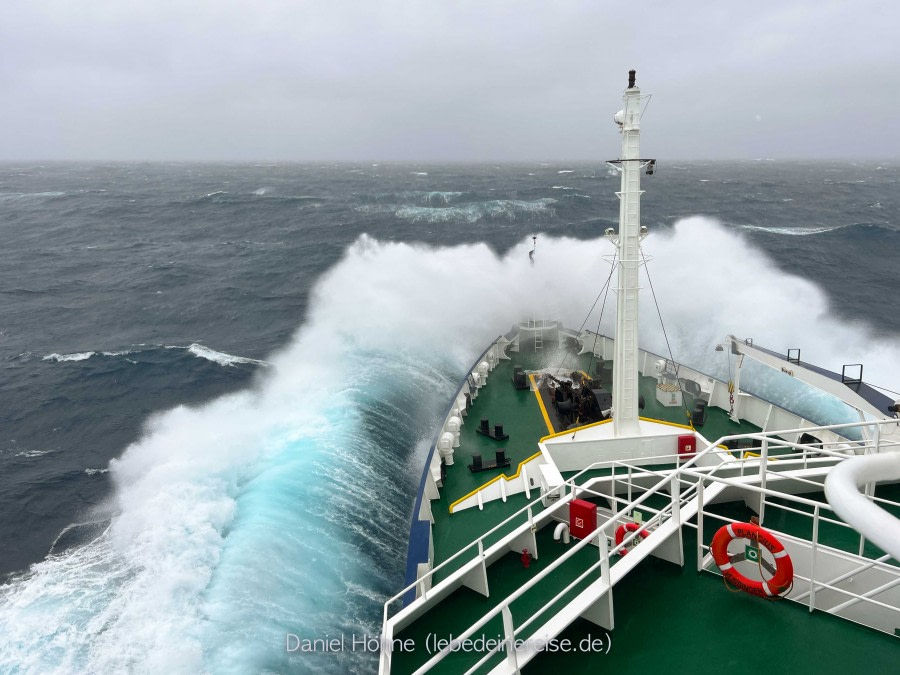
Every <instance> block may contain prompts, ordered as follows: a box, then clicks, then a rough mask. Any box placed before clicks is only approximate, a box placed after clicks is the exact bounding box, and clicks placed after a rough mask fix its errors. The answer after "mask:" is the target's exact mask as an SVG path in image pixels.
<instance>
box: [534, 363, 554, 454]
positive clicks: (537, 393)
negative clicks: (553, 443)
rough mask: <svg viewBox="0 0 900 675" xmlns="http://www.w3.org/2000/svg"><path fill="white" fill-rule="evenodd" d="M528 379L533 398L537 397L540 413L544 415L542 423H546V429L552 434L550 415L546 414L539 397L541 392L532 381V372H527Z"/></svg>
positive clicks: (542, 401)
mask: <svg viewBox="0 0 900 675" xmlns="http://www.w3.org/2000/svg"><path fill="white" fill-rule="evenodd" d="M528 379H530V380H531V390H532V391H533V392H534V396H535V398H537V402H538V405H539V406H540V407H541V415H543V416H544V423H545V424H546V425H547V431H549V432H550V433H551V434H552V433H553V425H552V424H550V415H548V414H547V409H546V408H545V407H544V400H543V399H542V398H541V392H539V391H538V388H537V384H536V383H535V381H534V374H533V373H532V374H529V375H528ZM541 440H544V439H541Z"/></svg>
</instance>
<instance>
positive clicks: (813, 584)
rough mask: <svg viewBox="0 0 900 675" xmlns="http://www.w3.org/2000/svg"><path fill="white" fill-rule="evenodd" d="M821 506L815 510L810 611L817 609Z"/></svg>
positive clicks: (810, 566) (810, 578)
mask: <svg viewBox="0 0 900 675" xmlns="http://www.w3.org/2000/svg"><path fill="white" fill-rule="evenodd" d="M818 549H819V506H818V504H817V505H816V507H815V509H814V510H813V532H812V551H811V553H812V556H811V558H810V563H809V611H810V612H812V611H813V610H814V609H815V608H816V554H817V553H818V552H819V550H818Z"/></svg>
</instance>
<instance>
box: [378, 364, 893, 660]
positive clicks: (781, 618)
mask: <svg viewBox="0 0 900 675" xmlns="http://www.w3.org/2000/svg"><path fill="white" fill-rule="evenodd" d="M510 357H511V359H510V360H505V361H502V362H501V363H500V364H499V365H498V366H497V367H496V368H495V369H494V371H493V372H492V373H491V375H490V377H489V378H488V382H487V384H486V385H485V386H484V387H483V388H482V389H481V391H480V393H479V396H478V397H477V398H476V399H475V401H474V402H473V406H472V408H471V410H470V411H469V413H468V415H467V418H466V420H465V422H466V423H465V424H464V425H463V428H462V429H461V433H460V443H461V444H460V447H459V448H457V449H456V452H455V462H454V465H453V466H452V467H448V469H447V474H446V478H445V480H444V483H443V487H442V489H441V492H440V499H438V500H435V501H433V502H432V503H431V505H432V511H433V514H434V520H435V524H434V527H433V530H432V532H433V543H434V551H435V565H439V564H440V563H441V562H442V561H445V560H447V559H448V558H449V557H451V556H452V555H453V554H454V553H456V552H457V551H460V550H461V549H463V548H465V547H466V546H468V545H470V544H471V543H472V542H474V540H476V539H477V538H478V537H479V536H481V535H482V534H484V533H485V532H487V531H488V530H490V529H491V528H492V527H494V526H495V525H497V524H498V523H500V522H502V521H503V520H504V519H506V518H507V517H509V516H510V515H512V514H513V513H515V512H517V511H519V510H521V509H522V508H523V507H524V506H525V505H526V504H527V501H528V500H527V499H526V498H525V496H524V495H521V494H519V495H513V496H510V498H509V499H508V501H507V502H506V503H504V502H502V501H499V500H497V501H492V502H488V503H486V504H485V505H484V509H483V510H479V509H477V508H469V509H465V510H462V511H457V512H455V513H452V514H451V513H450V506H451V504H452V503H453V502H455V501H457V500H458V499H460V498H461V497H463V496H465V495H467V494H469V493H471V492H472V491H473V490H475V489H477V488H478V487H480V486H482V485H484V484H485V483H487V482H488V481H490V480H492V479H494V478H496V477H497V476H498V475H500V474H501V473H502V474H504V475H506V476H512V475H514V474H515V473H516V471H517V470H518V465H519V463H520V462H522V461H523V460H526V459H528V458H529V457H531V456H532V455H534V454H535V453H536V452H537V451H538V442H539V440H540V439H541V438H543V437H544V436H546V435H548V433H550V432H549V430H548V428H547V423H546V421H545V419H544V416H543V415H542V413H541V409H540V406H539V404H538V399H537V397H536V396H535V394H534V393H533V392H531V391H517V390H515V389H514V388H513V386H512V382H511V378H512V373H513V368H514V366H515V365H519V364H520V365H522V366H524V367H525V368H526V369H527V370H537V369H540V368H543V367H548V366H557V365H559V364H560V363H561V362H562V356H561V354H560V353H559V352H556V353H553V352H550V351H547V352H545V353H543V354H534V353H527V354H525V353H519V354H516V353H512V354H510ZM590 366H591V364H590V357H589V356H581V357H577V356H573V355H571V354H570V355H567V356H565V362H564V364H563V365H562V367H561V368H560V372H561V373H568V372H571V371H572V370H584V371H589V369H590ZM639 385H640V393H641V394H643V396H644V400H645V406H646V407H645V408H644V410H643V416H644V417H646V418H650V419H658V420H662V421H666V422H674V423H678V424H683V423H685V422H686V421H687V420H686V415H685V411H684V409H683V408H680V407H665V406H662V405H661V404H659V403H658V402H657V401H656V395H655V393H656V392H655V386H656V382H655V379H654V378H650V377H642V378H640V382H639ZM483 417H486V418H488V420H489V424H490V427H491V428H493V426H494V425H495V424H503V426H504V431H505V432H506V433H508V434H509V435H510V438H509V439H508V440H507V441H505V442H502V443H498V442H496V441H493V440H492V439H489V438H486V437H484V436H482V435H480V434H477V433H476V431H475V430H476V428H477V427H478V426H479V422H480V420H481V419H482V418H483ZM698 431H699V432H700V433H701V434H702V435H703V436H704V437H705V438H706V439H707V440H708V441H714V440H717V439H718V438H720V437H722V436H728V435H734V434H746V433H751V432H755V431H759V427H756V426H754V425H752V424H750V423H747V422H743V423H741V424H736V423H734V422H732V421H731V420H730V419H729V417H728V414H727V412H726V411H724V410H721V409H718V408H708V410H707V421H706V423H705V424H704V426H703V427H702V428H699V429H698ZM498 448H503V449H505V450H506V454H507V457H509V458H510V460H511V466H510V467H509V468H508V469H505V470H500V469H496V470H492V471H485V472H481V473H476V474H473V473H471V472H470V471H469V470H468V469H467V465H468V464H470V463H471V458H472V455H473V454H475V453H478V454H481V455H482V458H483V461H485V462H489V461H492V460H493V458H494V453H495V451H496V450H497V449H498ZM772 454H778V451H777V450H774V451H772ZM647 468H650V469H666V468H671V464H668V465H658V466H651V467H647ZM608 473H609V471H608V470H604V471H596V472H590V473H589V474H586V475H585V476H584V477H583V480H588V479H589V478H591V477H593V476H595V475H601V474H608ZM573 474H574V472H572V473H568V474H564V475H565V477H566V478H570V477H571V476H572V475H573ZM501 480H502V479H501ZM883 490H884V489H883V488H879V492H880V493H883ZM888 490H890V494H886V495H884V496H889V497H890V498H892V499H897V498H900V488H898V487H897V486H891V487H890V488H888ZM536 496H537V492H534V491H533V492H532V497H533V498H534V497H536ZM806 496H807V497H810V498H813V499H815V498H817V497H820V496H816V495H806ZM773 501H777V500H773ZM666 503H668V500H667V499H666V498H664V497H662V496H661V495H660V496H659V499H656V498H654V499H652V500H649V501H648V503H647V505H646V506H657V507H662V506H664V505H665V504H666ZM645 508H646V507H645ZM540 510H541V507H540V505H539V504H538V505H537V506H536V507H534V512H535V514H537V513H538V512H540ZM714 510H715V511H716V512H717V513H721V514H722V515H725V516H728V517H732V518H736V519H746V518H747V517H749V512H748V511H747V509H746V507H745V506H744V504H743V503H742V502H741V503H729V504H723V505H718V506H717V507H715V509H714ZM648 517H649V516H648ZM523 521H524V516H522V518H521V519H516V520H515V522H513V523H511V524H509V525H508V526H506V527H505V528H503V530H502V531H500V532H498V533H496V534H495V535H493V536H491V537H490V538H489V539H488V540H487V541H486V547H488V546H490V545H491V544H492V543H494V542H495V541H497V540H498V539H499V538H500V537H502V536H503V535H504V534H506V533H507V532H508V531H510V530H511V529H513V528H514V527H517V526H518V525H520V524H521V523H522V522H523ZM766 524H768V525H769V526H770V527H772V528H773V529H776V530H779V531H785V532H793V533H796V534H799V535H806V536H808V535H809V532H808V531H805V529H806V530H808V529H809V522H808V521H807V520H806V519H804V518H803V517H802V516H800V515H797V514H790V513H787V512H784V511H776V510H774V509H771V508H770V509H768V510H767V513H766ZM820 528H821V529H820V534H821V535H822V536H823V539H824V538H827V539H828V543H829V545H834V546H836V547H839V548H841V549H843V550H846V551H850V552H856V550H857V547H858V538H856V537H855V536H854V534H853V533H852V532H848V531H846V530H842V531H836V532H831V531H830V529H829V526H827V523H823V524H822V525H821V526H820ZM683 533H684V545H685V566H684V567H678V566H677V565H673V564H670V563H667V562H664V561H661V560H659V559H657V558H654V557H652V556H651V557H649V558H647V559H646V560H643V561H642V562H641V563H640V564H639V565H638V567H637V568H636V569H635V570H633V571H632V572H631V573H630V574H629V575H628V576H627V577H626V578H625V579H623V580H622V581H621V582H620V583H619V584H618V585H617V586H616V588H615V590H614V598H615V625H616V629H615V630H613V631H610V632H609V634H608V635H607V632H606V631H605V630H603V629H600V628H598V627H597V626H595V625H594V624H591V623H589V622H587V621H585V620H578V621H576V622H575V623H573V624H572V625H571V626H570V627H569V628H568V629H566V631H564V632H563V633H562V634H561V635H560V636H559V639H566V638H568V639H569V640H570V641H571V643H572V644H573V645H576V646H578V645H579V644H583V643H582V640H584V639H585V638H588V637H590V638H593V639H597V638H601V639H602V640H603V642H604V647H605V646H606V639H607V638H611V646H610V649H609V652H608V653H606V651H605V650H604V651H602V652H599V651H584V650H580V651H574V652H571V653H561V652H557V653H553V654H544V655H540V656H539V657H537V658H536V659H534V660H533V661H532V662H531V663H529V664H528V666H527V667H526V668H525V672H528V673H542V672H548V671H551V670H554V671H555V670H560V669H569V670H570V671H571V672H573V673H580V672H592V671H595V670H603V669H619V670H622V671H628V672H639V673H643V672H658V671H661V670H665V671H667V672H696V673H713V672H728V673H751V672H754V673H755V672H759V671H760V670H764V671H770V672H811V671H819V672H822V673H831V672H845V671H850V670H852V669H858V668H859V667H860V665H861V664H864V665H865V668H866V669H867V670H871V671H873V672H882V671H884V672H889V671H890V670H893V668H892V667H893V666H895V664H896V663H897V659H898V658H900V648H898V647H900V643H898V642H897V641H896V640H894V639H892V638H890V637H889V636H886V635H884V634H883V633H880V632H878V631H875V630H872V629H868V628H864V627H859V626H857V625H855V624H851V623H849V622H847V621H844V620H842V619H838V618H836V617H834V616H831V615H828V614H825V613H823V612H814V613H810V612H809V611H808V609H806V608H805V607H803V606H802V605H799V604H797V603H792V602H771V601H765V600H762V599H760V598H756V597H753V596H749V595H746V594H743V593H732V592H729V591H728V589H726V587H725V586H724V585H723V584H722V580H721V578H720V577H718V576H716V575H713V574H709V573H697V572H696V559H695V555H694V551H695V550H696V549H695V541H696V530H694V529H691V528H690V527H685V528H684V529H683ZM713 533H714V527H713V526H712V524H711V523H710V524H708V525H707V529H706V530H705V537H704V538H705V540H706V542H707V543H708V542H709V541H710V539H711V538H712V535H713ZM536 536H537V540H538V551H539V552H540V554H541V557H540V559H539V560H534V561H532V563H531V566H530V568H528V569H525V568H523V566H522V563H521V560H520V558H519V555H518V554H515V553H507V554H506V555H505V556H504V557H503V558H501V559H500V560H499V561H497V562H495V563H494V564H493V565H491V566H490V567H488V570H487V574H488V584H489V588H490V590H491V596H490V597H489V598H486V597H484V596H482V595H480V594H478V593H476V592H475V591H472V590H470V589H468V588H465V587H463V588H460V589H458V590H456V591H455V592H454V593H453V594H451V595H450V596H449V597H448V598H446V599H445V600H444V601H443V602H441V603H440V604H439V605H437V606H436V607H434V608H433V609H431V610H430V611H429V612H428V613H427V614H425V615H424V616H423V617H421V618H420V619H418V620H417V621H416V622H414V623H413V624H412V625H410V626H408V627H407V628H406V629H404V630H403V631H401V632H400V633H399V635H396V636H395V638H398V639H401V640H403V639H407V638H412V639H413V641H414V644H415V645H416V646H417V648H418V650H417V651H415V652H412V653H403V652H395V653H394V662H393V667H392V672H395V673H407V672H412V671H413V670H415V669H416V668H418V667H420V666H421V665H422V664H424V663H425V662H426V661H427V660H428V659H429V658H430V657H431V654H429V653H426V651H425V649H424V645H425V644H426V638H427V636H429V635H432V636H436V637H437V638H443V637H450V636H451V635H458V634H459V633H461V632H462V631H464V630H465V629H466V628H468V627H469V626H470V625H471V624H472V623H474V622H475V621H476V620H478V619H479V618H480V617H482V616H483V615H484V614H485V613H486V612H488V611H490V610H491V609H492V608H494V607H496V606H497V605H498V603H500V602H502V600H503V599H505V598H506V597H508V596H509V595H510V594H511V593H513V592H514V591H515V590H516V589H518V588H520V587H521V586H522V585H523V584H524V583H525V582H527V580H528V579H530V578H531V577H532V576H534V575H535V574H537V573H539V572H540V571H541V570H542V569H543V568H545V567H546V566H547V565H549V564H551V563H552V562H553V561H554V560H555V559H556V558H557V557H558V556H559V555H561V554H562V553H564V552H565V551H567V550H569V549H568V547H564V546H563V545H561V544H559V543H557V542H554V541H553V540H552V528H550V527H544V528H543V529H541V530H539V531H538V532H537V533H536ZM878 554H879V552H878V551H877V550H875V549H874V547H873V546H872V545H871V544H867V545H866V555H868V556H871V557H875V556H877V555H878ZM474 555H475V548H474V547H473V548H472V550H471V552H470V553H465V554H463V555H462V556H460V558H459V559H458V560H456V561H454V562H453V563H451V564H450V565H449V566H448V567H447V568H445V569H443V570H442V571H441V572H438V573H437V574H436V575H435V579H434V582H435V583H437V582H439V581H440V580H441V579H443V578H446V576H447V575H448V574H450V573H451V572H452V571H453V570H455V569H457V568H458V567H459V566H460V565H462V564H463V562H465V561H466V560H469V559H471V558H472V557H473V556H474ZM597 555H598V550H597V548H595V547H593V546H588V547H587V548H585V549H584V550H582V551H579V553H578V554H576V555H575V556H573V558H572V559H571V560H569V561H567V562H566V563H564V564H563V565H562V566H561V567H560V568H559V569H558V570H557V571H556V572H555V573H554V574H553V575H551V576H550V577H548V578H547V579H545V580H544V581H543V582H542V583H541V584H538V585H537V586H536V587H535V588H534V589H531V590H530V591H529V592H528V593H526V594H525V595H523V596H522V597H521V598H519V599H518V600H516V601H515V602H514V603H512V605H511V611H512V614H513V617H514V622H515V624H516V625H520V624H521V623H522V622H523V621H524V619H525V618H526V617H528V616H530V614H531V613H532V612H534V611H535V610H537V609H538V608H540V607H541V606H543V604H544V603H545V602H547V600H549V599H550V598H551V597H552V595H554V594H555V593H557V592H558V591H559V590H561V589H562V588H563V587H565V586H566V585H567V584H569V583H570V582H571V581H573V580H574V579H575V578H576V577H578V576H579V575H580V574H581V573H582V572H583V571H584V570H585V569H586V568H587V567H588V566H590V565H592V564H593V563H595V562H596V561H597V559H598V558H597ZM615 560H618V558H616V559H615ZM615 560H614V561H613V562H614V563H615ZM587 583H589V581H588V580H585V581H583V582H582V583H581V584H579V585H578V586H577V587H576V588H574V589H572V590H571V591H570V592H569V593H568V594H567V596H566V597H564V598H563V599H562V600H560V601H559V602H560V603H562V602H565V601H566V600H568V599H569V598H570V597H571V596H572V595H574V594H575V593H577V592H578V591H580V590H581V589H582V588H583V587H584V586H586V584H587ZM556 609H558V607H554V608H551V610H550V613H548V614H546V615H545V616H543V617H541V618H540V619H538V620H537V621H535V623H533V624H532V625H531V626H530V629H529V630H526V631H525V634H523V635H520V636H519V637H528V635H529V634H530V633H529V631H530V630H534V629H535V628H536V627H537V626H538V625H540V624H541V623H543V621H545V620H546V619H547V618H548V617H549V616H550V615H551V613H552V612H553V611H555V610H556ZM502 634H503V628H502V624H501V620H500V617H499V616H497V617H495V618H494V619H492V620H491V621H490V622H489V623H488V624H487V625H486V626H485V627H484V629H483V630H481V631H478V632H477V633H476V635H475V636H473V637H475V638H477V637H478V636H480V635H483V636H484V637H485V638H487V639H499V638H500V637H502ZM595 646H596V644H595ZM482 656H483V653H463V652H457V653H454V654H451V655H449V656H448V657H447V658H446V659H444V660H443V661H442V662H441V664H440V665H439V666H438V667H437V668H436V669H435V670H434V672H437V673H458V672H463V671H465V670H467V669H468V668H470V667H472V666H473V665H474V664H475V663H476V662H477V660H479V659H480V658H481V657H482ZM501 658H503V657H502V656H501V655H499V654H498V655H494V656H493V657H492V659H491V660H490V661H489V662H488V664H487V665H486V666H485V667H483V668H482V669H481V670H480V671H479V672H488V671H489V670H490V668H492V667H493V666H495V665H496V664H497V663H498V662H499V661H500V659H501Z"/></svg>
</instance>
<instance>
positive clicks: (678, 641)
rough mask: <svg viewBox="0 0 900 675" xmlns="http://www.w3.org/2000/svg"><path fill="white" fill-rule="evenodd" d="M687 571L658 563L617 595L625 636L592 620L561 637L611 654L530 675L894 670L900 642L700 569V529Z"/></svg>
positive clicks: (562, 659)
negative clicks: (737, 588)
mask: <svg viewBox="0 0 900 675" xmlns="http://www.w3.org/2000/svg"><path fill="white" fill-rule="evenodd" d="M683 531H684V545H685V551H686V555H685V565H684V567H679V566H677V565H673V564H671V563H667V562H665V561H662V560H659V559H658V558H654V557H652V556H651V557H649V558H647V559H646V560H644V561H642V562H641V564H640V565H639V566H638V567H637V568H636V569H634V570H633V571H632V572H630V573H629V574H628V575H627V576H626V577H625V578H624V579H623V580H622V581H620V582H619V583H618V584H617V585H616V587H615V589H613V598H614V600H615V629H614V630H612V631H609V632H608V634H607V631H605V630H604V629H603V628H600V627H598V626H596V625H594V624H592V623H590V622H588V621H585V620H583V619H579V620H577V621H576V622H575V623H573V624H572V625H570V626H569V628H567V629H566V630H564V631H563V632H562V633H561V634H560V635H559V639H560V640H562V639H568V640H570V641H571V642H572V644H573V645H576V646H577V645H579V644H584V643H583V641H584V640H585V638H587V637H588V636H593V637H595V638H596V637H602V638H603V639H604V647H605V640H606V638H607V635H608V637H609V638H610V645H609V652H608V653H606V652H600V651H575V652H569V653H553V654H549V653H544V654H541V655H539V656H538V657H536V658H535V659H534V660H533V661H531V662H530V663H529V664H528V665H527V666H526V667H525V668H524V670H523V672H525V673H528V674H529V675H539V674H540V673H549V672H566V673H573V674H574V673H594V672H616V673H660V672H664V673H697V674H700V675H706V674H709V675H713V674H718V673H722V674H725V673H727V674H728V675H745V674H746V675H759V674H760V673H822V674H825V673H841V674H846V673H854V672H860V671H864V672H871V673H889V672H896V671H897V664H898V662H900V641H898V640H897V639H896V638H893V637H891V636H889V635H886V634H884V633H881V632H879V631H876V630H873V629H870V628H865V627H863V626H858V625H856V624H853V623H851V622H849V621H845V620H843V619H839V618H837V617H835V616H831V615H830V614H825V613H824V612H812V613H810V612H809V610H808V609H807V608H806V607H804V606H803V605H801V604H798V603H794V602H789V601H772V600H764V599H763V598H757V597H755V596H752V595H748V594H746V593H736V592H732V591H729V589H728V588H726V587H725V584H724V583H723V581H722V579H721V577H719V576H716V575H714V574H709V573H706V572H702V573H700V572H697V571H696V557H695V556H694V555H693V554H692V553H691V552H692V551H693V550H694V546H695V542H696V532H695V531H694V530H692V529H690V528H684V530H683Z"/></svg>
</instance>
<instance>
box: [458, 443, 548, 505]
mask: <svg viewBox="0 0 900 675" xmlns="http://www.w3.org/2000/svg"><path fill="white" fill-rule="evenodd" d="M540 455H541V451H540V450H538V451H537V452H536V453H534V454H533V455H532V456H531V457H528V458H527V459H523V460H522V461H521V462H519V468H518V469H516V472H515V473H514V474H513V475H512V476H507V475H506V474H505V473H501V474H500V475H499V476H494V477H493V478H491V479H490V480H489V481H488V482H487V483H485V484H484V485H479V486H478V487H477V488H475V489H474V490H472V491H471V492H470V493H469V494H467V495H464V496H462V497H460V498H459V499H457V500H456V501H455V502H453V503H452V504H451V505H450V513H453V509H454V507H455V506H456V505H457V504H459V503H461V502H464V501H466V500H467V499H468V498H469V497H471V496H473V495H475V494H477V493H478V492H480V491H481V490H484V489H485V488H486V487H487V486H488V485H492V484H494V483H496V482H497V481H498V480H500V479H501V478H503V479H505V480H506V481H507V482H508V481H511V480H515V479H516V478H518V477H519V474H521V473H522V467H523V466H524V465H525V464H527V463H528V462H530V461H531V460H533V459H536V458H537V457H540Z"/></svg>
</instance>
